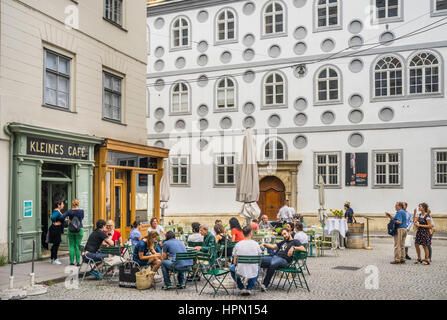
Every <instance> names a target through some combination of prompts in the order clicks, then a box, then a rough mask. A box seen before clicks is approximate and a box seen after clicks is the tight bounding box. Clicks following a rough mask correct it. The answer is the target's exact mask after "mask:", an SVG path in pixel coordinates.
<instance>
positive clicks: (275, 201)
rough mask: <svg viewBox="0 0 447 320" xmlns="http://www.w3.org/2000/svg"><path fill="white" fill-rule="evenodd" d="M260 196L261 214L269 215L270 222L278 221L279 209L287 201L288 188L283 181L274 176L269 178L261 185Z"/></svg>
mask: <svg viewBox="0 0 447 320" xmlns="http://www.w3.org/2000/svg"><path fill="white" fill-rule="evenodd" d="M259 189H260V195H259V201H258V205H259V208H260V209H261V214H265V215H267V217H268V218H269V220H277V218H276V216H277V215H278V212H279V209H281V207H282V206H283V205H284V201H285V199H286V188H285V186H284V184H283V183H282V181H281V180H280V179H279V178H277V177H274V176H268V177H265V178H263V179H262V180H261V182H260V183H259Z"/></svg>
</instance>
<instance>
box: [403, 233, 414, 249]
mask: <svg viewBox="0 0 447 320" xmlns="http://www.w3.org/2000/svg"><path fill="white" fill-rule="evenodd" d="M413 242H414V237H413V236H412V235H407V237H406V238H405V248H411V246H412V245H413Z"/></svg>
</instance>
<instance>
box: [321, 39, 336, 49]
mask: <svg viewBox="0 0 447 320" xmlns="http://www.w3.org/2000/svg"><path fill="white" fill-rule="evenodd" d="M334 48H335V41H334V40H332V39H325V40H323V42H321V50H323V51H324V52H330V51H332V50H334Z"/></svg>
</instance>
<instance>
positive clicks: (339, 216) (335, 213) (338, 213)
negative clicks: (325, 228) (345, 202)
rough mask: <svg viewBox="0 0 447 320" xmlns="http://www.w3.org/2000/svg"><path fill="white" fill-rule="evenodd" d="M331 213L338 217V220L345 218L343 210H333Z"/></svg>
mask: <svg viewBox="0 0 447 320" xmlns="http://www.w3.org/2000/svg"><path fill="white" fill-rule="evenodd" d="M329 211H331V212H332V214H333V215H334V216H336V217H338V218H341V217H343V210H337V209H335V210H332V209H330V210H329Z"/></svg>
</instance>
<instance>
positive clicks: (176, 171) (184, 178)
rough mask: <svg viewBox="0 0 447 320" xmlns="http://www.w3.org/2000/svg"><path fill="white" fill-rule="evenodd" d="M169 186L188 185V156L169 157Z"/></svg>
mask: <svg viewBox="0 0 447 320" xmlns="http://www.w3.org/2000/svg"><path fill="white" fill-rule="evenodd" d="M170 167H171V184H177V185H188V184H189V156H174V157H171V164H170Z"/></svg>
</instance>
